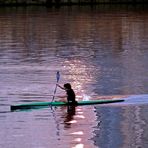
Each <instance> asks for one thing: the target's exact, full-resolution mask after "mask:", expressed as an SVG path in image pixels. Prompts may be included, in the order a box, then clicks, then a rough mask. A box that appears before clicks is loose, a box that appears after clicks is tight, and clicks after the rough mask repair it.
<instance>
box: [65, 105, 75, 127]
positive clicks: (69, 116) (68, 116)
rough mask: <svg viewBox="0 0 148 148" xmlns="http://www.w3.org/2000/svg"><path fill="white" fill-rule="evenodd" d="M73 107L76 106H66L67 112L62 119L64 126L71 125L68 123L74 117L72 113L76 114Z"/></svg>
mask: <svg viewBox="0 0 148 148" xmlns="http://www.w3.org/2000/svg"><path fill="white" fill-rule="evenodd" d="M75 108H76V107H75V106H73V105H70V106H67V114H66V115H65V117H64V118H65V120H64V123H65V128H70V127H71V126H70V125H71V123H72V121H73V119H74V115H75V114H76V110H75Z"/></svg>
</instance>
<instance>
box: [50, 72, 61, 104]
mask: <svg viewBox="0 0 148 148" xmlns="http://www.w3.org/2000/svg"><path fill="white" fill-rule="evenodd" d="M56 79H57V83H58V82H59V80H60V72H59V71H57V73H56ZM56 91H57V85H56V87H55V90H54V95H53V98H52V101H51V102H53V100H54V97H55V93H56Z"/></svg>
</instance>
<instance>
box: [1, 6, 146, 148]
mask: <svg viewBox="0 0 148 148" xmlns="http://www.w3.org/2000/svg"><path fill="white" fill-rule="evenodd" d="M147 26H148V12H147V11H146V10H144V8H143V7H142V8H134V9H133V8H130V7H126V6H125V7H123V6H122V7H119V6H118V7H117V6H116V7H110V6H108V7H107V6H103V7H95V8H91V7H62V8H60V9H56V8H49V9H46V8H45V7H37V8H35V7H26V8H0V148H20V147H21V148H47V147H53V146H55V147H57V148H95V147H99V148H147V146H148V142H147V141H148V138H147V137H148V132H147V131H148V126H147V122H148V93H147V92H148V69H147V67H148V49H147V48H148V28H147ZM58 70H59V71H60V73H61V78H60V83H61V84H63V83H65V82H70V83H71V84H72V86H73V89H74V90H75V92H76V94H77V96H78V97H77V99H78V100H82V99H91V100H95V99H102V98H103V99H110V98H111V99H112V98H114V99H115V98H125V100H126V101H125V102H124V103H117V104H110V105H95V106H80V107H76V108H72V109H67V108H66V107H58V108H50V107H49V108H43V109H39V110H28V111H18V112H10V105H11V104H18V103H26V102H32V101H50V100H52V96H51V95H53V91H54V89H55V84H56V76H55V75H56V72H57V71H58ZM57 94H58V95H62V94H63V91H61V90H59V89H58V90H57Z"/></svg>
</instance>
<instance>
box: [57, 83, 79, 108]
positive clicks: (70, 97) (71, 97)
mask: <svg viewBox="0 0 148 148" xmlns="http://www.w3.org/2000/svg"><path fill="white" fill-rule="evenodd" d="M57 86H58V87H60V88H61V89H63V90H65V91H66V94H67V96H66V97H67V102H68V104H69V105H77V101H76V95H75V92H74V90H73V89H72V87H71V84H70V83H66V84H64V86H63V87H62V86H60V85H59V84H57Z"/></svg>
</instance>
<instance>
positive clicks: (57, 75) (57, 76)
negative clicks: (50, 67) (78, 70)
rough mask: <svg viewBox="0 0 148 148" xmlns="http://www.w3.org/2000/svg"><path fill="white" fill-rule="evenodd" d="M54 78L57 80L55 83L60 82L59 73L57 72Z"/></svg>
mask: <svg viewBox="0 0 148 148" xmlns="http://www.w3.org/2000/svg"><path fill="white" fill-rule="evenodd" d="M56 78H57V82H59V80H60V72H59V71H57V74H56Z"/></svg>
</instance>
